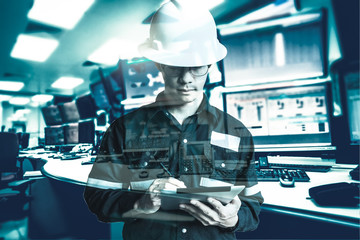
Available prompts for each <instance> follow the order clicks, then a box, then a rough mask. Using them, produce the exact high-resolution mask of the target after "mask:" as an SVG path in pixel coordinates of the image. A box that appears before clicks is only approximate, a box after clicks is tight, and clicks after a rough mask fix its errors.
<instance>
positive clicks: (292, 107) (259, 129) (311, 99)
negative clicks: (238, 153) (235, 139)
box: [224, 84, 332, 149]
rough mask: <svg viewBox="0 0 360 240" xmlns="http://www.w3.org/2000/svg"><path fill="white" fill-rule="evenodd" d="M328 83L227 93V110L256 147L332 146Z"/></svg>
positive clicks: (225, 94)
mask: <svg viewBox="0 0 360 240" xmlns="http://www.w3.org/2000/svg"><path fill="white" fill-rule="evenodd" d="M327 88H328V87H327V85H326V84H316V85H308V86H299V87H284V88H274V89H265V90H254V91H246V92H231V93H224V103H225V106H224V109H225V111H226V112H227V113H229V114H230V115H232V116H233V117H235V118H237V119H239V120H240V121H241V122H242V123H243V124H244V125H245V126H246V127H247V128H248V129H249V131H250V132H251V133H252V135H253V138H254V144H255V148H256V149H261V148H282V147H284V148H286V147H295V148H296V147H314V148H315V147H319V148H320V147H324V146H331V144H332V142H331V134H330V126H329V110H328V107H329V106H328V89H327Z"/></svg>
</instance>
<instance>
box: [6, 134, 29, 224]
mask: <svg viewBox="0 0 360 240" xmlns="http://www.w3.org/2000/svg"><path fill="white" fill-rule="evenodd" d="M18 153H19V143H18V137H17V135H16V134H15V133H10V132H0V212H1V214H0V222H2V221H4V220H5V221H8V220H17V219H21V218H23V217H25V216H26V214H27V209H25V205H26V203H28V202H29V201H30V199H31V198H30V196H28V195H27V191H26V190H27V188H28V186H29V183H31V182H32V181H33V180H30V179H28V180H23V179H22V178H23V177H22V176H23V169H22V161H21V162H20V167H17V163H18V160H19V159H18Z"/></svg>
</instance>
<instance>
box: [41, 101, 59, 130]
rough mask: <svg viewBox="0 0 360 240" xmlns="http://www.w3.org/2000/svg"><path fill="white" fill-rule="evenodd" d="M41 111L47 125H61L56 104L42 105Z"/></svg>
mask: <svg viewBox="0 0 360 240" xmlns="http://www.w3.org/2000/svg"><path fill="white" fill-rule="evenodd" d="M41 112H42V115H43V117H44V121H45V124H46V125H47V126H54V125H61V124H62V123H63V122H62V119H61V115H60V111H59V108H58V106H57V105H50V106H47V107H43V108H41Z"/></svg>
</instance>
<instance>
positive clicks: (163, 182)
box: [134, 177, 186, 214]
mask: <svg viewBox="0 0 360 240" xmlns="http://www.w3.org/2000/svg"><path fill="white" fill-rule="evenodd" d="M177 188H186V186H185V184H184V182H182V181H180V180H178V179H176V178H172V177H171V178H159V179H155V180H154V182H153V183H152V184H151V185H150V187H149V189H148V190H147V191H146V194H144V195H143V196H142V197H141V198H140V199H139V200H137V201H136V202H135V204H134V210H136V211H138V212H139V213H145V214H151V213H155V212H157V211H158V210H159V209H160V207H161V199H160V191H161V190H163V189H171V190H175V189H177Z"/></svg>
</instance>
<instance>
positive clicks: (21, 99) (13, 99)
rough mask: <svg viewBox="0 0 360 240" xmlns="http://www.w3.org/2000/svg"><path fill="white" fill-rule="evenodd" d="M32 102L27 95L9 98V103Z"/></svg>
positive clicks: (22, 103) (24, 103) (21, 104)
mask: <svg viewBox="0 0 360 240" xmlns="http://www.w3.org/2000/svg"><path fill="white" fill-rule="evenodd" d="M29 102H30V99H29V98H27V97H13V98H11V99H10V100H9V103H10V104H12V105H20V106H23V105H26V104H28V103H29Z"/></svg>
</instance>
